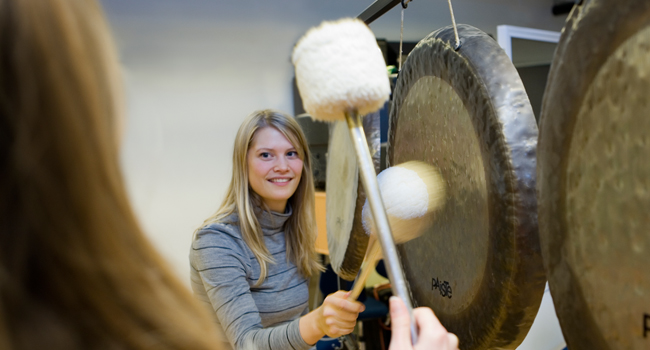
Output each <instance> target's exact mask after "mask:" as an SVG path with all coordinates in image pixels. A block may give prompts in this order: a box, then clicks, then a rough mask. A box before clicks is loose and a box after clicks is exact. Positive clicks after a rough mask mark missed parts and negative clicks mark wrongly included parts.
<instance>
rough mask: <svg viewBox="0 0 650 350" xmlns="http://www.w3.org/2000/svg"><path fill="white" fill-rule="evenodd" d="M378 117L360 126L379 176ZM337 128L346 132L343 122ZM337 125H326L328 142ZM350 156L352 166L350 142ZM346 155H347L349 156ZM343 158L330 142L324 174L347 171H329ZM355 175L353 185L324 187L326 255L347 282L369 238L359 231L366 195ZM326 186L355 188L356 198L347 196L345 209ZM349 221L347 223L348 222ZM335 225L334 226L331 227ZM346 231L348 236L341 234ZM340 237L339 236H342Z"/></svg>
mask: <svg viewBox="0 0 650 350" xmlns="http://www.w3.org/2000/svg"><path fill="white" fill-rule="evenodd" d="M379 119H380V115H379V112H375V113H370V114H368V115H366V116H364V117H363V119H362V125H363V131H364V135H365V136H366V141H367V143H368V150H369V151H370V157H371V159H372V162H373V166H374V169H375V172H376V173H378V172H379V166H380V165H379V163H380V155H381V153H380V152H381V140H380V121H379ZM336 123H339V124H338V127H341V126H342V125H345V126H344V127H342V128H343V129H346V131H347V123H346V122H345V121H338V122H336ZM336 127H337V125H336V124H335V123H334V124H331V125H330V138H331V137H333V136H334V132H335V128H336ZM338 136H340V137H346V140H347V139H349V137H350V136H349V133H348V135H338ZM330 141H331V140H330ZM347 151H348V152H349V153H350V154H351V156H352V157H353V158H354V159H355V165H356V164H358V160H356V155H355V154H354V149H353V147H352V141H351V140H350V147H349V149H348V150H347ZM350 154H348V155H350ZM345 156H346V155H345V154H342V153H339V152H332V142H330V143H329V145H328V160H327V165H328V167H327V172H328V174H329V173H330V172H336V171H347V170H344V169H333V168H332V167H330V164H332V163H336V164H339V163H337V160H338V159H340V158H341V157H345ZM354 171H355V172H356V173H357V177H356V178H355V179H353V180H352V181H354V184H352V183H345V184H343V183H328V184H327V185H326V194H327V197H326V212H325V213H326V214H325V215H326V217H327V222H328V224H327V245H328V250H329V252H330V264H331V266H332V269H333V270H334V272H336V274H337V275H338V276H339V277H341V278H343V279H345V280H348V281H352V280H354V279H355V277H356V275H357V273H358V272H359V269H360V268H361V265H362V263H363V258H364V256H365V254H366V248H367V246H368V239H369V236H368V234H367V233H366V231H365V229H364V228H363V222H362V210H363V204H364V202H365V201H366V193H365V191H364V189H363V185H362V183H361V178H360V176H359V172H358V165H357V169H355V170H354ZM329 180H330V179H329V178H328V179H327V181H328V182H329ZM330 186H335V187H342V188H346V189H347V188H356V196H355V195H354V194H351V195H352V196H351V197H354V198H353V200H354V203H346V204H345V205H339V204H341V203H340V202H338V201H337V200H336V199H335V198H332V197H331V196H332V195H333V193H332V191H331V190H330V191H328V188H332V187H330ZM348 220H349V221H348ZM334 222H336V224H335V225H332V223H334ZM341 230H344V231H348V232H343V231H341ZM342 235H343V236H342Z"/></svg>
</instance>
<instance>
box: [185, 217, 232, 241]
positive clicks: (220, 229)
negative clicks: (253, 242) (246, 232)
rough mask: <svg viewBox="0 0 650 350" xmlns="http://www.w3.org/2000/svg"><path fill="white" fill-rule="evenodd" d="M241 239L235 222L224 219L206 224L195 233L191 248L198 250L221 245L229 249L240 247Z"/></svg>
mask: <svg viewBox="0 0 650 350" xmlns="http://www.w3.org/2000/svg"><path fill="white" fill-rule="evenodd" d="M241 243H243V238H242V235H241V232H240V230H239V225H237V223H236V221H233V220H229V218H225V219H222V220H219V221H216V222H213V223H209V224H206V225H205V226H203V227H202V228H201V229H199V230H198V231H197V232H196V235H195V237H194V240H193V244H192V246H193V247H194V248H195V249H196V248H200V247H203V246H208V245H215V244H223V245H227V246H229V247H232V246H233V245H235V246H240V245H241Z"/></svg>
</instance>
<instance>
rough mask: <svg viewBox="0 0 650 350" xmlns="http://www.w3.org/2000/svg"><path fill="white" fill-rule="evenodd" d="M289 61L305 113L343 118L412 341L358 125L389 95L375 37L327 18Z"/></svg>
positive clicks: (358, 25)
mask: <svg viewBox="0 0 650 350" xmlns="http://www.w3.org/2000/svg"><path fill="white" fill-rule="evenodd" d="M291 60H292V62H293V64H294V66H295V71H296V83H297V85H298V91H299V92H300V96H301V98H302V101H303V106H304V108H305V110H306V111H307V113H309V114H310V115H311V116H312V117H313V118H314V119H317V120H322V121H339V120H344V119H345V120H346V121H347V124H348V128H349V130H350V137H351V138H352V143H353V144H354V148H355V153H356V156H357V160H358V163H359V174H360V176H361V183H362V184H363V187H364V189H365V191H366V197H367V199H368V203H369V206H370V210H371V212H372V215H373V218H374V221H375V227H376V230H377V235H378V238H379V242H380V244H381V248H382V250H383V254H384V259H385V260H386V266H387V270H388V276H389V278H390V280H391V287H392V289H393V294H394V295H396V296H398V297H400V298H401V299H402V300H403V301H404V303H405V304H406V307H407V308H408V310H409V313H410V315H411V339H412V341H413V343H415V342H416V340H417V330H416V327H415V320H414V319H413V311H412V305H411V298H410V294H409V291H408V286H407V284H406V281H405V279H404V274H403V271H402V266H401V263H400V260H399V257H398V256H397V250H396V248H395V243H394V242H393V236H392V234H391V230H390V225H389V222H388V217H387V215H386V211H385V209H384V205H383V203H382V200H381V195H380V192H379V185H378V184H377V175H376V173H375V169H374V165H373V162H372V158H371V156H370V151H369V149H368V143H367V141H366V136H365V134H364V132H363V126H362V123H361V116H364V115H367V114H369V113H372V112H376V111H378V110H379V109H380V108H382V107H383V106H384V103H385V102H386V100H388V97H389V95H390V83H389V81H388V74H387V70H386V63H385V62H384V58H383V55H382V53H381V50H380V49H379V46H378V45H377V40H376V39H375V36H374V34H373V33H372V31H370V28H368V26H367V25H366V24H365V23H363V22H362V21H361V20H358V19H352V18H347V19H341V20H338V21H332V22H329V21H325V22H323V23H321V24H320V25H319V26H318V27H315V28H312V29H310V30H309V31H307V33H306V34H305V35H304V36H303V37H302V38H300V40H299V41H298V43H297V44H296V46H295V47H294V50H293V54H292V56H291Z"/></svg>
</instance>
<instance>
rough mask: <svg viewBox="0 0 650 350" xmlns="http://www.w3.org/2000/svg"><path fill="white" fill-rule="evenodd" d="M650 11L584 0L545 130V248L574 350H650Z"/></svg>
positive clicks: (637, 4) (571, 22)
mask: <svg viewBox="0 0 650 350" xmlns="http://www.w3.org/2000/svg"><path fill="white" fill-rule="evenodd" d="M649 100H650V1H647V0H628V1H619V0H592V1H589V0H585V1H583V2H582V3H581V4H580V5H579V6H576V7H574V10H573V12H572V13H571V15H570V16H569V18H568V20H567V23H566V26H565V28H564V32H563V33H562V36H561V38H560V42H559V44H558V48H557V51H556V53H555V58H554V61H553V64H552V66H551V72H550V74H549V79H548V83H547V88H546V92H545V94H544V101H543V104H542V113H541V114H542V115H541V120H540V140H539V142H540V144H539V158H538V170H537V175H538V179H539V181H538V193H539V220H540V236H541V237H540V238H541V242H542V252H543V256H544V264H545V268H546V271H547V274H548V279H549V286H550V289H551V294H552V295H553V302H554V304H555V310H556V313H557V315H558V318H559V320H560V325H561V327H562V332H563V333H564V338H565V339H566V342H567V346H568V348H569V349H590V350H599V349H650V101H649Z"/></svg>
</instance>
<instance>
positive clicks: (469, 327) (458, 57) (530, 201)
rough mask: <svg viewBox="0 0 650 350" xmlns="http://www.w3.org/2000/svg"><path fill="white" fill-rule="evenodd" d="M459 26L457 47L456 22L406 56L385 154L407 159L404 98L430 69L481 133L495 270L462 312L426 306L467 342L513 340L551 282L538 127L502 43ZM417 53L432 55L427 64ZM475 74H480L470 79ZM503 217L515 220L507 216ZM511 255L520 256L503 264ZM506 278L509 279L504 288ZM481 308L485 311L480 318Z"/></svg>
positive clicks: (486, 344)
mask: <svg viewBox="0 0 650 350" xmlns="http://www.w3.org/2000/svg"><path fill="white" fill-rule="evenodd" d="M458 33H459V36H460V38H461V43H462V46H461V48H460V49H459V50H458V51H456V50H454V46H455V39H454V32H453V28H452V27H446V28H442V29H440V30H438V31H435V32H433V33H431V34H430V35H429V36H427V37H426V38H425V39H423V40H422V41H421V42H420V43H418V45H417V46H416V47H415V49H414V50H413V51H411V53H410V54H409V57H408V58H407V60H406V62H405V63H404V65H403V67H402V71H401V72H400V75H399V77H398V80H397V83H396V87H395V92H394V94H393V103H392V108H391V113H390V123H389V136H388V146H387V152H388V157H387V162H388V164H389V165H390V164H395V163H396V162H403V161H406V160H410V159H395V153H396V151H395V149H396V147H399V145H397V144H396V143H395V135H396V134H397V132H398V128H399V119H400V109H401V108H402V103H403V101H404V100H405V99H406V97H407V96H408V94H409V92H410V89H411V88H412V87H413V85H415V84H416V82H417V81H418V80H419V79H420V78H422V77H428V76H434V77H438V78H440V79H442V80H444V81H445V82H446V83H448V84H449V85H451V86H452V87H453V88H454V90H455V91H456V93H457V94H458V95H459V96H461V100H462V101H463V103H464V105H465V108H467V109H468V110H469V111H470V113H469V114H470V117H471V118H472V123H473V127H474V130H475V132H476V133H477V135H481V136H480V137H479V139H481V141H482V144H481V156H482V158H483V160H484V164H488V166H487V167H486V169H485V176H486V179H487V185H488V191H487V193H488V201H489V210H490V213H489V217H490V229H489V243H490V247H491V248H492V249H490V250H489V252H488V258H487V263H486V268H485V272H484V276H486V275H488V271H489V272H490V273H489V274H490V276H488V277H484V278H483V280H482V281H481V284H480V289H479V291H480V292H479V293H477V294H476V297H475V298H474V300H472V301H471V302H470V303H469V305H468V306H467V307H466V308H465V309H464V310H462V311H461V312H458V313H456V314H445V313H444V312H441V311H440V310H436V307H435V306H434V305H424V306H430V307H432V308H433V309H434V311H436V314H437V316H438V317H439V318H440V320H441V322H442V323H443V325H444V326H445V327H446V328H447V329H448V330H449V331H450V332H453V333H455V334H456V335H458V337H459V339H460V345H461V347H462V348H463V349H468V350H470V349H483V348H493V347H500V348H515V347H516V346H517V345H518V344H520V343H521V342H522V341H523V339H524V338H525V336H526V334H527V333H528V330H529V329H530V326H531V325H532V322H533V320H534V318H535V315H536V314H537V310H538V308H539V305H540V303H541V299H542V296H543V292H544V286H545V282H546V278H545V274H544V270H543V265H542V261H541V252H540V248H539V238H538V232H537V215H536V213H537V206H536V198H535V150H536V139H537V127H536V125H535V118H534V115H533V112H532V108H531V107H530V103H529V102H528V98H527V95H526V93H525V90H524V87H523V84H522V83H521V81H520V79H519V76H518V74H517V72H516V70H515V68H514V66H513V65H512V62H511V61H510V60H509V58H508V57H507V55H506V54H505V53H504V52H503V50H502V49H501V48H500V47H499V46H498V45H497V44H496V42H495V41H494V40H493V39H492V38H490V37H489V36H488V35H487V34H485V33H483V32H482V31H480V30H478V29H476V28H474V27H471V26H468V25H462V24H461V25H459V26H458ZM486 53H487V54H486ZM418 57H435V59H433V60H432V62H428V63H427V64H426V65H423V64H422V63H423V62H424V61H423V60H422V59H419V58H418ZM451 65H457V66H458V67H462V68H461V69H462V70H463V72H467V73H468V74H467V75H463V74H458V75H456V74H452V73H450V72H448V71H447V68H449V66H451ZM494 72H499V74H494ZM456 73H458V72H456ZM469 73H471V74H469ZM474 78H476V81H471V82H468V81H469V80H471V79H474ZM468 86H474V87H477V89H478V91H477V92H476V93H474V92H470V91H468ZM416 160H421V159H416ZM433 165H434V166H435V165H436V164H433ZM505 218H510V219H511V221H509V222H504V220H505ZM508 225H512V230H504V229H503V228H504V227H506V226H508ZM398 251H399V252H400V255H401V256H405V254H409V252H408V251H405V250H404V249H403V248H402V247H398ZM497 252H498V253H497ZM402 260H404V258H402ZM507 261H510V262H515V263H513V264H511V265H510V266H509V267H508V268H500V267H503V266H505V265H506V262H507ZM404 268H405V275H406V276H407V280H408V279H410V278H415V277H416V276H410V272H409V267H408V266H406V264H405V266H404ZM504 286H507V287H508V288H507V289H506V292H504V288H503V287H504ZM415 302H416V303H418V300H415ZM420 306H423V305H422V304H420ZM477 315H483V316H486V317H487V318H484V319H483V320H478V319H477ZM485 320H489V322H485ZM479 323H480V324H479ZM486 323H489V324H486Z"/></svg>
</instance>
